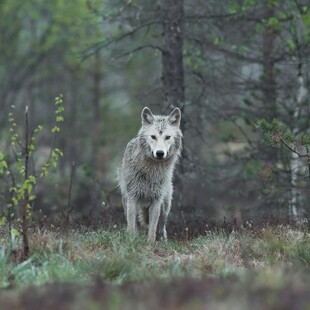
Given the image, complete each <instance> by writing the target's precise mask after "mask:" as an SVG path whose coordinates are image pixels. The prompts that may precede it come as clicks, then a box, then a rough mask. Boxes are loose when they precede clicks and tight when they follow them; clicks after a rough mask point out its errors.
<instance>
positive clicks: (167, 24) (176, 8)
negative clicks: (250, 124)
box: [162, 0, 185, 207]
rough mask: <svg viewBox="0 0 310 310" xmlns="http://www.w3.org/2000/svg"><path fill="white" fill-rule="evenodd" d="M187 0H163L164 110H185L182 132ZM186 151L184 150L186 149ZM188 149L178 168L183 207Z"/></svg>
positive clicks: (177, 188) (178, 195)
mask: <svg viewBox="0 0 310 310" xmlns="http://www.w3.org/2000/svg"><path fill="white" fill-rule="evenodd" d="M183 6H184V4H183V0H162V12H163V50H164V51H163V54H162V90H163V105H162V112H163V113H164V114H168V113H170V112H171V110H172V108H175V107H179V108H180V110H181V112H182V126H181V127H182V131H183V135H185V121H184V120H185V118H184V102H185V90H184V68H183V31H184V7H183ZM183 150H184V149H183ZM184 166H185V165H184V151H183V154H182V156H181V160H180V162H179V165H178V170H177V171H176V180H175V191H174V192H175V197H176V199H175V201H176V205H177V206H178V207H180V206H181V202H182V200H183V193H184V179H183V176H184Z"/></svg>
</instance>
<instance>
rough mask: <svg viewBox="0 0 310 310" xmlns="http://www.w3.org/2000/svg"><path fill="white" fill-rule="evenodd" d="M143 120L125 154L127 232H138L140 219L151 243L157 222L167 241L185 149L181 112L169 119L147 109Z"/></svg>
mask: <svg viewBox="0 0 310 310" xmlns="http://www.w3.org/2000/svg"><path fill="white" fill-rule="evenodd" d="M141 118H142V127H141V129H140V131H139V133H138V135H137V137H135V138H134V139H132V140H131V141H130V142H129V143H128V145H127V147H126V150H125V152H124V156H123V160H122V163H121V166H120V168H119V185H120V189H121V193H122V198H123V205H124V210H125V215H126V219H127V230H128V232H129V233H132V234H134V233H135V232H136V218H137V216H138V217H139V220H140V222H141V224H142V225H148V242H150V243H152V242H154V241H155V239H156V230H157V226H158V222H159V233H160V235H161V237H162V238H164V239H167V232H166V222H167V217H168V214H169V212H170V208H171V200H172V193H173V185H172V177H173V171H174V167H175V164H176V162H177V160H178V158H179V156H180V154H181V149H182V132H181V130H180V120H181V111H180V110H179V109H178V108H175V109H174V110H173V111H172V112H171V114H170V115H169V116H161V115H153V114H152V112H151V110H150V109H149V108H147V107H146V108H144V109H143V110H142V113H141ZM159 218H160V219H159Z"/></svg>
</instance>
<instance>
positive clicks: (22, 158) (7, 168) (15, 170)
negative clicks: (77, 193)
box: [0, 95, 64, 259]
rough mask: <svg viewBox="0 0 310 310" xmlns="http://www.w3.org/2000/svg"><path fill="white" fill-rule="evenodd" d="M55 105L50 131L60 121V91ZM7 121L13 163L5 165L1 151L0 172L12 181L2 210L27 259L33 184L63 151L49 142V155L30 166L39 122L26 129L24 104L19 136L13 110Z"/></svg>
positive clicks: (61, 116) (33, 199)
mask: <svg viewBox="0 0 310 310" xmlns="http://www.w3.org/2000/svg"><path fill="white" fill-rule="evenodd" d="M12 109H15V106H12ZM55 109H56V110H55V113H56V119H55V126H54V127H53V128H52V130H51V133H52V134H54V135H55V134H57V133H59V131H60V128H59V124H60V123H61V122H63V121H64V118H63V112H64V108H63V99H62V95H60V96H58V97H56V98H55ZM9 121H10V123H11V129H10V132H11V148H12V153H13V156H14V160H15V163H14V162H12V161H11V163H10V165H8V164H7V162H6V161H5V160H4V155H3V154H0V172H1V173H0V175H4V174H5V175H6V177H7V178H10V179H11V181H12V184H11V187H10V189H9V191H10V198H9V199H8V201H5V202H4V203H5V204H6V205H7V208H6V209H4V211H3V212H4V214H7V219H8V222H9V223H10V225H9V230H11V233H12V231H14V232H16V233H20V234H21V236H22V239H23V254H22V257H23V258H24V259H27V258H28V255H29V244H28V229H29V223H31V219H32V213H33V212H32V210H33V205H34V203H35V200H36V195H35V187H36V185H38V184H37V183H38V182H39V181H40V179H41V178H43V177H45V176H46V175H47V173H48V171H49V170H50V169H51V168H56V167H57V163H58V161H59V158H60V157H61V156H63V153H62V151H61V150H60V149H58V148H57V147H55V146H54V145H52V146H51V149H50V154H49V157H48V158H47V159H46V161H45V163H44V164H43V165H42V166H41V167H37V166H36V165H34V166H33V167H31V165H30V163H31V162H32V161H34V153H35V151H36V148H37V145H36V139H37V135H38V134H39V133H40V132H41V131H42V130H43V126H41V125H39V126H37V127H36V128H35V129H34V130H33V132H32V133H30V127H29V110H28V106H26V108H25V127H24V128H23V132H22V134H23V138H22V137H21V134H20V133H19V132H18V130H19V129H20V128H18V126H17V123H16V121H15V117H14V113H13V112H10V114H9ZM54 141H55V138H54ZM52 144H54V142H52ZM7 156H9V155H7ZM38 169H40V172H39V173H38V174H37V170H38ZM39 185H40V184H39ZM13 221H14V223H13ZM4 224H5V222H4Z"/></svg>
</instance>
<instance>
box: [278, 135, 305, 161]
mask: <svg viewBox="0 0 310 310" xmlns="http://www.w3.org/2000/svg"><path fill="white" fill-rule="evenodd" d="M280 141H281V143H282V144H283V145H284V146H285V147H286V148H287V149H289V150H290V151H291V152H293V153H295V154H297V155H298V156H299V157H300V158H305V157H307V158H309V153H306V154H301V153H299V152H298V151H296V150H295V149H293V148H292V147H291V146H289V144H287V142H286V141H285V140H284V139H282V138H280Z"/></svg>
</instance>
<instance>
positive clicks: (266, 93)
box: [262, 1, 277, 120]
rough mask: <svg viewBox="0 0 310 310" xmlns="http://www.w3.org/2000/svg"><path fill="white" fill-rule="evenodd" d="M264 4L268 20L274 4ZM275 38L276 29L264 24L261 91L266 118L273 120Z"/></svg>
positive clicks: (274, 114) (272, 14) (275, 97)
mask: <svg viewBox="0 0 310 310" xmlns="http://www.w3.org/2000/svg"><path fill="white" fill-rule="evenodd" d="M268 2H269V1H267V3H266V4H265V14H264V15H265V19H266V20H268V19H270V18H272V17H274V16H275V6H274V4H270V3H268ZM275 39H276V31H275V29H274V27H273V26H272V25H266V26H265V29H264V31H263V38H262V41H263V42H262V44H263V46H262V47H263V75H262V91H263V101H264V105H265V106H266V108H267V109H268V112H269V113H268V114H267V115H268V118H269V120H273V119H274V118H276V117H277V104H276V99H277V94H276V79H275V63H274V43H275Z"/></svg>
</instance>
